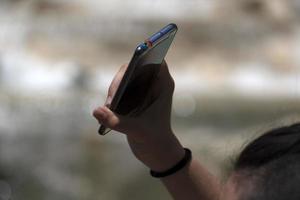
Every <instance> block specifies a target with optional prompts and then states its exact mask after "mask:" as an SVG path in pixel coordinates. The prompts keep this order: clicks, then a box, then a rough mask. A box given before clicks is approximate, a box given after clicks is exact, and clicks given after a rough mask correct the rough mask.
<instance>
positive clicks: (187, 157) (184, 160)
mask: <svg viewBox="0 0 300 200" xmlns="http://www.w3.org/2000/svg"><path fill="white" fill-rule="evenodd" d="M184 150H185V154H184V157H183V158H182V160H180V161H179V162H178V163H177V164H176V165H174V166H173V167H171V168H170V169H168V170H166V171H164V172H155V171H153V170H150V174H151V176H152V177H155V178H162V177H166V176H169V175H171V174H174V173H176V172H178V171H179V170H181V169H182V168H184V167H185V166H186V164H188V163H189V162H190V161H191V159H192V152H191V150H189V149H188V148H184Z"/></svg>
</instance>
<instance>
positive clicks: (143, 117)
mask: <svg viewBox="0 0 300 200" xmlns="http://www.w3.org/2000/svg"><path fill="white" fill-rule="evenodd" d="M148 67H151V66H148ZM152 67H153V68H155V66H152ZM126 69H127V65H123V66H122V67H121V68H120V70H119V72H118V73H117V74H116V76H115V77H114V79H113V81H112V83H111V85H110V87H109V91H108V96H107V100H106V103H105V105H109V104H110V103H111V100H112V98H113V96H114V94H115V92H116V90H117V88H118V86H119V84H120V81H121V80H122V77H123V75H124V73H125V71H126ZM145 69H146V68H143V67H140V68H138V70H140V71H139V72H138V73H141V74H142V75H143V76H147V71H145ZM158 69H159V71H158V74H157V76H156V77H154V79H153V80H152V81H151V85H150V87H149V89H148V91H147V94H146V98H145V100H144V101H141V102H143V104H142V105H140V106H139V107H137V108H136V110H138V112H136V113H135V115H134V116H132V115H126V116H124V115H120V114H116V113H114V112H112V111H111V110H110V109H109V108H108V107H109V106H108V107H107V106H102V107H99V108H98V109H96V110H95V111H94V112H93V115H94V116H95V118H96V119H97V120H98V121H99V123H100V124H103V125H104V126H106V127H108V128H111V129H113V130H116V131H119V132H122V133H124V134H126V136H127V140H128V143H129V145H130V147H131V150H132V152H133V153H134V155H135V156H136V157H137V158H138V159H139V160H141V161H142V162H143V163H144V164H146V165H147V166H148V167H150V168H151V169H153V170H156V171H164V170H166V169H168V168H170V167H171V166H173V165H174V164H175V163H176V162H178V161H179V160H180V159H181V158H182V157H183V156H184V150H183V148H182V146H181V144H180V143H179V141H178V140H177V138H176V137H175V135H174V134H173V132H172V129H171V123H170V116H171V106H172V96H173V92H174V86H175V84H174V80H173V78H172V77H171V75H170V73H169V70H168V67H167V64H166V62H163V63H162V64H161V65H160V66H159V68H158ZM149 73H150V72H149ZM142 98H143V97H142ZM128 101H130V99H128Z"/></svg>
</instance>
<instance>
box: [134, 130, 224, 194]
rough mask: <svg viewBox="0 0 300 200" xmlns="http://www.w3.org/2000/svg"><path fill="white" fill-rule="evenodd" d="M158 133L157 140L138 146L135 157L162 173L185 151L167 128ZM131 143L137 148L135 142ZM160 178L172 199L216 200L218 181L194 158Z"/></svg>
mask: <svg viewBox="0 0 300 200" xmlns="http://www.w3.org/2000/svg"><path fill="white" fill-rule="evenodd" d="M159 135H160V136H161V137H160V139H159V140H158V139H155V140H154V141H151V140H150V139H149V140H147V144H142V145H139V148H138V149H139V152H143V153H142V156H138V155H137V157H138V158H139V159H140V160H141V161H142V162H143V163H144V164H145V165H147V166H148V167H149V168H150V169H152V170H154V171H158V172H163V171H166V170H168V169H170V168H171V167H173V166H174V165H175V164H176V163H178V161H180V160H181V159H182V158H183V157H184V154H185V151H184V149H183V146H182V145H181V144H180V142H179V141H178V139H177V137H176V136H175V135H174V134H173V132H172V131H171V130H169V131H168V132H161V133H160V134H159ZM130 143H131V142H130ZM131 144H132V143H131ZM134 146H135V149H137V145H136V144H135V145H134ZM147 155H148V156H147ZM161 181H162V182H163V184H164V185H165V187H166V188H167V190H168V191H169V192H170V194H171V195H172V196H173V198H174V199H176V200H187V199H188V200H194V199H195V200H196V199H197V200H217V199H218V196H219V191H220V185H219V181H218V180H217V178H216V177H215V176H213V175H212V174H211V173H210V172H208V170H207V169H206V168H204V167H203V166H202V165H201V164H200V163H199V162H198V161H197V160H196V159H195V158H192V160H191V161H190V162H189V163H188V164H187V165H186V166H185V167H184V168H182V169H180V170H179V171H177V172H176V173H174V174H172V175H169V176H167V177H164V178H161Z"/></svg>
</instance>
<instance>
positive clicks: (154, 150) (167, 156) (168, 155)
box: [141, 131, 185, 172]
mask: <svg viewBox="0 0 300 200" xmlns="http://www.w3.org/2000/svg"><path fill="white" fill-rule="evenodd" d="M146 146H148V147H149V151H148V154H145V155H148V156H145V157H144V158H143V160H141V161H142V162H144V163H145V164H146V165H147V166H148V167H149V168H150V169H151V170H153V171H157V172H162V171H165V170H167V169H169V168H171V167H172V166H174V165H175V164H176V163H178V162H179V161H180V160H181V159H182V158H183V157H184V155H185V150H184V148H183V146H182V145H181V144H180V142H179V141H178V139H177V137H176V136H175V135H174V134H173V132H172V131H171V132H170V133H167V134H166V133H165V132H164V133H161V134H159V136H158V139H156V140H154V141H153V142H149V143H148V144H147V145H146Z"/></svg>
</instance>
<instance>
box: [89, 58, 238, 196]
mask: <svg viewBox="0 0 300 200" xmlns="http://www.w3.org/2000/svg"><path fill="white" fill-rule="evenodd" d="M126 68H127V65H123V66H122V67H121V68H120V70H119V71H118V73H117V74H116V76H115V77H114V79H113V81H112V83H111V85H110V88H109V91H108V95H107V100H106V103H105V105H106V106H101V107H99V108H97V109H95V110H94V112H93V115H94V117H95V118H96V119H97V120H98V122H99V123H100V124H104V125H105V126H106V127H109V128H111V129H113V130H116V131H118V132H120V133H123V134H125V135H126V136H127V141H128V144H129V146H130V148H131V150H132V152H133V154H134V155H135V156H136V158H137V159H138V160H140V161H141V162H142V163H144V164H145V166H147V167H148V168H149V169H152V170H154V171H158V172H160V171H165V170H167V169H169V168H170V167H172V166H174V165H175V164H176V163H177V162H178V161H179V160H181V159H182V158H183V156H184V153H185V152H184V149H183V146H182V145H181V143H180V142H179V140H178V139H177V137H176V136H175V134H174V132H173V130H172V128H171V123H170V116H171V106H172V97H173V92H174V86H175V84H174V80H173V78H172V77H171V75H170V73H169V70H168V66H167V64H166V63H165V62H163V63H162V64H161V66H160V71H159V73H158V75H157V77H156V78H155V80H154V81H153V83H152V84H153V85H152V86H151V89H150V91H149V93H148V95H147V97H146V103H145V105H146V106H143V109H141V110H140V111H139V113H137V114H136V115H135V116H131V117H129V116H121V115H118V114H116V113H113V112H112V111H111V110H110V109H109V108H108V107H109V104H110V103H111V100H112V98H113V96H114V94H115V92H116V90H117V88H118V86H119V84H120V81H121V79H122V77H123V75H124V72H125V71H126ZM140 70H143V68H141V69H140ZM161 181H162V183H163V184H164V185H165V187H166V189H167V190H168V191H169V192H170V194H171V195H172V197H173V198H174V199H176V200H186V199H189V200H196V199H197V200H229V199H230V200H237V195H236V193H237V192H236V191H237V190H236V189H235V188H236V187H235V184H234V183H235V181H234V179H233V178H232V179H229V181H228V183H226V184H225V185H224V186H221V184H220V182H219V180H218V179H217V178H216V177H215V176H213V175H212V174H211V173H210V172H209V171H208V170H207V169H205V168H204V167H203V165H201V163H200V162H199V161H197V160H196V159H195V158H192V161H191V162H190V163H188V164H187V165H186V166H185V167H184V168H183V169H181V170H180V171H178V172H177V173H175V174H173V175H170V176H167V177H164V178H161Z"/></svg>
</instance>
